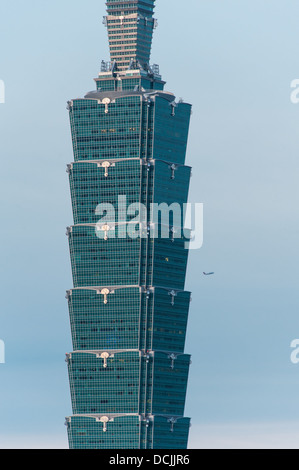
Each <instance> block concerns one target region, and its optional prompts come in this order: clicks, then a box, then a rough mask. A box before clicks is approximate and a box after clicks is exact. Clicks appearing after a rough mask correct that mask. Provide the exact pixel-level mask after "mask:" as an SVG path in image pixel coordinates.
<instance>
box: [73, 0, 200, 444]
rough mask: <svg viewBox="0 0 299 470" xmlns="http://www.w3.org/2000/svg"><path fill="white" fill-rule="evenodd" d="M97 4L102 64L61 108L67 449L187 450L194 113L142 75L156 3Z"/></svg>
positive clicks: (150, 70) (154, 69)
mask: <svg viewBox="0 0 299 470" xmlns="http://www.w3.org/2000/svg"><path fill="white" fill-rule="evenodd" d="M106 4H107V16H105V17H104V24H105V26H106V27H107V30H108V38H109V46H110V61H109V62H105V61H102V63H101V71H100V73H99V75H98V77H97V78H95V83H96V89H95V90H94V91H91V92H88V93H87V94H86V95H85V96H84V98H80V99H74V100H71V101H69V102H68V111H69V116H70V125H71V134H72V144H73V153H74V156H73V162H72V163H70V164H69V165H68V166H67V171H68V176H69V182H70V192H71V198H72V209H73V225H72V226H70V227H68V229H67V236H68V241H69V250H70V260H71V267H72V277H73V287H72V288H71V289H70V290H68V291H67V296H66V297H67V302H68V308H69V316H70V327H71V334H72V346H73V351H72V352H70V353H69V354H67V355H66V362H67V368H68V376H69V382H70V394H71V403H72V416H69V417H67V418H66V426H67V432H68V439H69V447H70V449H187V446H188V436H189V428H190V418H187V417H185V416H184V412H185V402H186V390H187V382H188V375H189V367H190V355H189V354H185V339H186V328H187V321H188V313H189V306H190V297H191V294H190V292H187V291H186V290H185V277H186V269H187V261H188V241H189V237H188V235H187V233H188V230H187V228H185V227H184V210H183V209H184V207H185V205H186V203H187V201H188V192H189V182H190V176H191V168H190V167H189V166H186V165H185V157H186V148H187V139H188V132H189V123H190V115H191V105H190V104H188V103H185V102H183V101H182V100H176V98H175V96H174V95H173V94H172V93H170V92H168V91H165V89H164V87H165V82H164V81H163V80H162V77H161V75H160V72H159V67H158V66H157V65H150V52H151V44H152V36H153V30H154V29H155V28H156V26H157V21H156V20H155V19H154V17H153V14H154V4H155V0H107V2H106ZM161 47H163V44H161ZM136 207H138V208H143V210H139V212H138V211H136ZM153 207H158V208H159V211H158V213H159V216H158V217H155V216H154V215H153V210H152V209H153ZM165 208H166V210H165ZM167 208H168V212H167ZM160 209H161V210H160ZM162 209H163V210H162ZM173 209H176V210H173ZM163 212H164V213H163ZM178 212H180V216H179V217H178V216H177V214H178ZM166 213H167V215H168V217H167V218H165V214H166ZM137 215H138V217H139V218H138V217H137ZM166 219H167V223H168V225H167V224H166V222H165V220H166Z"/></svg>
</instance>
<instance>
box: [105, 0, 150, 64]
mask: <svg viewBox="0 0 299 470" xmlns="http://www.w3.org/2000/svg"><path fill="white" fill-rule="evenodd" d="M106 4H107V13H108V15H107V16H106V17H105V18H104V21H105V24H106V25H107V28H108V37H109V47H110V57H111V62H112V63H115V64H116V67H117V69H118V70H127V69H128V68H131V67H134V66H136V64H139V66H141V67H142V68H144V69H146V68H147V65H148V64H149V60H150V53H151V46H152V38H153V29H154V28H155V27H156V24H157V22H156V20H155V19H154V18H153V12H154V4H155V0H107V2H106Z"/></svg>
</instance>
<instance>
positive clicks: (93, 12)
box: [0, 0, 299, 448]
mask: <svg viewBox="0 0 299 470" xmlns="http://www.w3.org/2000/svg"><path fill="white" fill-rule="evenodd" d="M156 3H157V7H156V14H155V16H156V17H157V18H158V20H159V27H158V29H157V30H156V31H155V36H154V42H153V50H152V63H158V64H160V71H161V73H162V76H163V78H164V79H165V80H166V81H167V86H166V89H167V90H168V91H171V92H174V93H175V94H176V96H177V97H178V98H181V97H182V98H183V99H184V100H185V101H188V102H190V103H192V104H193V115H192V123H191V128H190V138H189V146H188V156H187V164H189V165H191V166H192V167H193V177H192V185H191V191H190V201H192V202H200V203H203V204H204V245H203V247H202V248H201V249H200V250H196V251H192V252H191V253H190V259H189V268H188V277H187V282H186V289H188V290H191V291H192V292H193V295H192V298H193V301H192V303H191V309H190V319H189V329H188V337H187V344H186V352H187V353H190V354H192V366H191V372H190V380H189V388H188V396H187V405H186V416H191V417H192V427H191V432H190V446H192V447H193V448H194V447H195V448H201V447H203V448H221V447H222V448H238V447H243V448H248V447H249V448H254V447H262V448H263V447H265V448H273V447H289V448H299V411H298V410H299V408H298V401H299V392H298V390H299V364H293V363H292V362H291V360H290V354H291V349H290V343H291V341H292V340H293V339H295V338H299V299H298V295H299V292H298V279H299V263H298V261H299V257H298V254H299V253H298V252H299V250H298V235H299V220H298V201H299V197H298V196H299V194H298V193H299V189H298V176H299V159H298V151H299V104H297V105H296V104H293V103H292V102H291V100H290V94H291V88H290V84H291V81H292V80H294V79H296V78H299V60H298V47H297V45H298V39H299V33H298V17H299V3H298V1H297V0H288V2H285V1H282V0H264V1H263V2H261V1H260V0H188V1H187V2H184V3H183V5H184V6H183V7H182V2H181V1H180V0H157V2H156ZM185 5H186V6H185ZM104 14H105V2H104V0H88V1H85V2H82V1H79V0H62V1H61V0H60V1H58V0H52V1H51V2H49V1H46V0H27V1H26V2H24V1H23V0H9V1H8V0H1V3H0V18H1V28H0V45H1V54H0V80H3V81H4V82H5V87H6V96H5V98H6V100H5V101H6V102H5V104H0V152H1V172H0V179H1V181H0V198H1V203H0V217H1V219H0V220H1V225H0V237H1V245H0V256H1V264H0V276H1V310H0V339H2V340H3V341H4V342H5V346H6V364H0V448H1V447H2V448H8V447H12V448H20V447H25V448H36V447H44V448H47V447H48V448H49V447H50V448H51V447H52V448H57V447H62V448H63V447H67V436H66V428H65V427H64V418H65V416H68V415H70V414H71V402H70V395H69V386H68V377H67V368H66V364H65V362H64V357H65V353H66V352H69V351H71V349H72V346H71V337H70V327H69V319H68V310H67V304H66V300H65V298H64V296H65V291H66V290H67V289H69V288H70V287H71V286H72V279H71V270H70V260H69V252H68V244H67V238H66V236H65V228H66V226H68V225H71V224H72V214H71V206H70V194H69V186H68V179H67V174H66V172H65V169H66V164H67V163H70V162H71V161H72V160H73V156H72V148H71V139H70V130H69V123H68V114H67V111H66V102H67V100H69V99H72V98H76V97H82V96H83V95H84V94H85V92H87V91H90V90H92V89H94V88H95V84H94V82H93V78H95V77H96V76H97V74H98V72H99V69H100V61H101V60H102V59H106V60H108V59H109V55H108V45H107V36H106V35H107V31H106V29H105V28H104V26H103V25H102V16H103V15H104ZM0 101H1V100H0ZM206 270H208V271H215V276H213V277H209V278H205V277H203V276H202V272H203V271H206Z"/></svg>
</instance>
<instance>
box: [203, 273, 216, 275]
mask: <svg viewBox="0 0 299 470" xmlns="http://www.w3.org/2000/svg"><path fill="white" fill-rule="evenodd" d="M212 274H215V273H204V275H205V276H211V275H212Z"/></svg>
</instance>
